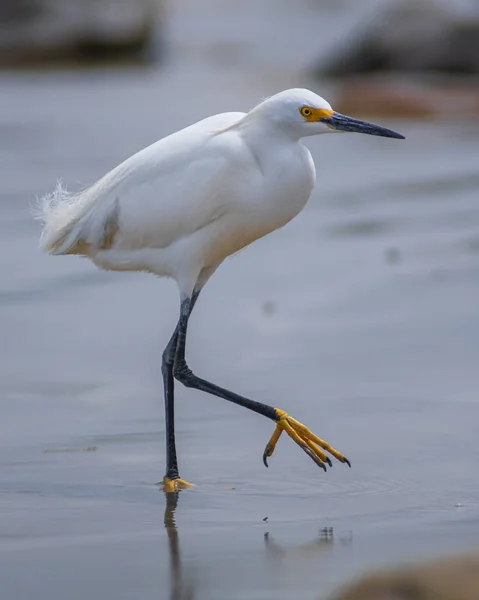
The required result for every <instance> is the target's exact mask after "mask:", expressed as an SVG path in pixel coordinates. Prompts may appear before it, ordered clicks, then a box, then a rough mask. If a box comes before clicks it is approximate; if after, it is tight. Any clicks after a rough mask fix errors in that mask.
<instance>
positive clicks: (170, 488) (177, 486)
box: [163, 477, 195, 492]
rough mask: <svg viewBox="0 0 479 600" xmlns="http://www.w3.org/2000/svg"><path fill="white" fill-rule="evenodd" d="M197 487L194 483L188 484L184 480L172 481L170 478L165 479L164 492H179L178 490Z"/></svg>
mask: <svg viewBox="0 0 479 600" xmlns="http://www.w3.org/2000/svg"><path fill="white" fill-rule="evenodd" d="M192 487H195V486H194V484H193V483H188V482H187V481H185V480H184V479H180V478H179V477H178V478H177V479H170V478H169V477H163V491H164V492H177V491H178V490H186V489H188V488H192Z"/></svg>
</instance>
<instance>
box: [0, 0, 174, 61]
mask: <svg viewBox="0 0 479 600" xmlns="http://www.w3.org/2000/svg"><path fill="white" fill-rule="evenodd" d="M162 5H163V0H0V66H12V65H13V66H14V65H17V64H19V65H21V64H24V63H37V62H43V61H47V62H51V61H53V62H56V61H59V62H62V61H63V60H68V59H77V60H82V59H92V60H96V59H102V58H108V59H115V58H119V57H122V58H129V57H139V56H140V55H142V54H144V53H145V52H146V50H147V49H148V48H149V47H150V45H152V44H153V41H154V39H155V34H156V33H157V31H158V27H159V22H160V19H161V8H162Z"/></svg>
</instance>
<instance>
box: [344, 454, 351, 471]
mask: <svg viewBox="0 0 479 600" xmlns="http://www.w3.org/2000/svg"><path fill="white" fill-rule="evenodd" d="M343 459H344V460H343V462H345V463H346V464H347V465H348V467H349V468H351V463H350V462H349V460H348V459H347V458H346V457H345V456H344V457H343Z"/></svg>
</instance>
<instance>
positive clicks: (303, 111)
mask: <svg viewBox="0 0 479 600" xmlns="http://www.w3.org/2000/svg"><path fill="white" fill-rule="evenodd" d="M300 113H301V114H302V115H303V117H310V116H311V115H312V114H313V111H312V110H311V109H310V108H309V107H308V106H303V108H302V109H301V110H300Z"/></svg>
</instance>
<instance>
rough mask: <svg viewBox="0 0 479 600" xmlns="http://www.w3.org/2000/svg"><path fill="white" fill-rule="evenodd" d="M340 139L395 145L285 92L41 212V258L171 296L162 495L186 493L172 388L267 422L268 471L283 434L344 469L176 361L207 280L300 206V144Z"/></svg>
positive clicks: (169, 142) (170, 141)
mask: <svg viewBox="0 0 479 600" xmlns="http://www.w3.org/2000/svg"><path fill="white" fill-rule="evenodd" d="M345 131H350V132H353V131H355V132H359V133H366V134H370V135H377V136H383V137H389V138H397V139H404V138H403V136H402V135H400V134H398V133H396V132H394V131H391V130H389V129H385V128H384V127H380V126H378V125H373V124H371V123H366V122H364V121H359V120H357V119H352V118H350V117H345V116H344V115H341V114H339V113H337V112H335V111H333V109H332V108H331V106H330V104H329V103H328V102H326V100H324V99H323V98H321V97H320V96H318V95H316V94H315V93H313V92H311V91H309V90H305V89H290V90H285V91H283V92H280V93H278V94H276V95H274V96H272V97H270V98H267V99H266V100H264V101H263V102H261V103H260V104H258V105H257V106H255V107H254V108H253V109H252V110H250V111H249V112H248V113H242V112H229V113H223V114H218V115H214V116H212V117H208V118H206V119H203V120H201V121H199V122H198V123H195V124H193V125H190V126H189V127H186V128H185V129H182V130H180V131H178V132H176V133H173V134H172V135H169V136H167V137H165V138H163V139H161V140H159V141H158V142H156V143H154V144H152V145H151V146H149V147H147V148H145V149H143V150H141V151H140V152H138V153H137V154H134V155H133V156H131V157H130V158H128V159H127V160H125V161H124V162H123V163H121V164H120V165H119V166H117V167H116V168H114V169H113V170H112V171H110V172H109V173H107V174H106V175H105V176H104V177H102V178H101V179H100V180H98V181H97V182H96V183H94V184H93V185H92V186H91V187H88V188H87V189H85V190H83V191H81V192H79V193H74V194H71V193H68V192H67V191H66V190H65V189H64V188H63V187H62V185H61V184H58V185H57V187H56V189H55V190H54V191H53V193H51V194H49V195H47V196H45V197H44V198H42V199H41V201H40V206H39V209H40V210H39V212H40V219H41V220H42V222H43V226H44V228H43V232H42V236H41V241H40V247H41V248H42V249H43V250H44V251H46V252H48V253H50V254H76V255H80V256H85V257H88V258H90V259H91V260H92V261H93V262H94V263H95V265H97V266H98V267H100V268H102V269H109V270H117V271H147V272H149V273H154V274H155V275H158V276H166V277H170V278H173V279H174V280H175V281H176V283H177V285H178V288H179V293H180V303H181V304H180V316H179V320H178V323H177V325H176V329H175V331H174V333H173V335H172V337H171V339H170V341H169V343H168V345H167V347H166V349H165V351H164V353H163V361H162V374H163V380H164V395H165V424H166V474H165V477H164V479H163V483H164V489H165V490H167V491H174V490H177V489H179V488H182V487H188V486H189V485H190V484H188V483H187V482H186V481H184V480H182V479H180V476H179V471H178V463H177V456H176V445H175V431H174V379H176V380H178V381H180V382H181V383H183V384H184V385H185V386H187V387H192V388H196V389H199V390H203V391H204V392H207V393H210V394H213V395H215V396H219V397H220V398H223V399H225V400H228V401H230V402H234V403H235V404H238V405H240V406H244V407H245V408H248V409H250V410H253V411H255V412H257V413H259V414H260V415H263V416H265V417H269V418H270V419H272V420H273V421H274V422H275V425H276V427H275V430H274V432H273V435H272V437H271V439H270V440H269V442H268V444H267V446H266V449H265V451H264V455H263V461H264V463H265V465H266V466H268V465H267V458H268V457H270V456H271V455H272V454H273V451H274V449H275V446H276V443H277V442H278V439H279V437H280V435H281V433H282V432H283V431H285V432H286V433H287V434H288V435H289V436H290V437H291V438H292V439H293V440H294V441H295V442H296V443H297V444H298V445H299V446H300V447H301V448H302V449H303V450H304V452H306V454H307V455H308V456H309V457H310V458H312V459H313V461H314V462H315V463H316V464H317V465H318V466H319V467H321V468H323V469H324V470H326V464H328V465H329V466H332V463H331V460H330V458H329V457H328V456H327V454H326V453H329V454H331V455H332V456H334V457H335V458H336V459H338V460H339V461H341V462H343V463H346V464H348V465H349V466H351V465H350V463H349V461H348V459H347V458H346V457H345V456H344V455H343V454H341V453H339V452H338V451H337V450H335V449H334V448H332V447H331V446H330V445H329V444H328V443H326V442H325V441H324V440H322V439H321V438H319V437H317V436H316V435H314V434H313V433H312V432H311V431H310V430H309V429H308V428H307V427H306V426H305V425H303V424H301V423H299V422H298V421H296V420H295V419H293V418H292V417H291V416H290V415H289V414H288V413H286V412H285V411H283V410H280V409H277V408H273V407H271V406H267V405H265V404H262V403H260V402H255V401H253V400H249V399H248V398H244V397H242V396H240V395H238V394H235V393H233V392H230V391H228V390H226V389H223V388H221V387H219V386H217V385H214V384H213V383H210V382H209V381H206V380H204V379H201V378H199V377H197V376H196V375H195V374H194V373H193V372H192V371H191V370H190V368H189V367H188V365H187V363H186V360H185V343H186V331H187V326H188V319H189V317H190V315H191V311H192V310H193V307H194V305H195V303H196V300H197V299H198V295H199V293H200V291H201V290H202V288H203V287H204V285H205V284H206V282H207V281H208V279H209V278H210V277H211V275H212V274H213V273H214V272H215V271H216V269H217V268H218V266H219V265H220V264H221V263H222V262H223V260H224V259H225V258H226V257H227V256H229V255H231V254H233V253H235V252H237V251H238V250H240V249H241V248H243V247H244V246H246V245H248V244H251V243H252V242H253V241H255V240H257V239H259V238H261V237H263V236H265V235H266V234H268V233H271V232H272V231H274V230H275V229H278V228H280V227H282V226H283V225H285V224H286V223H288V221H290V220H291V219H292V218H293V217H295V216H296V215H297V214H298V213H299V212H300V211H301V210H302V209H303V208H304V206H305V204H306V203H307V201H308V199H309V197H310V195H311V192H312V190H313V187H314V184H315V175H316V173H315V167H314V163H313V159H312V157H311V154H310V153H309V151H308V150H307V149H306V147H305V146H303V144H302V143H301V141H300V140H301V138H304V137H306V136H311V135H317V134H321V133H331V132H345Z"/></svg>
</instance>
